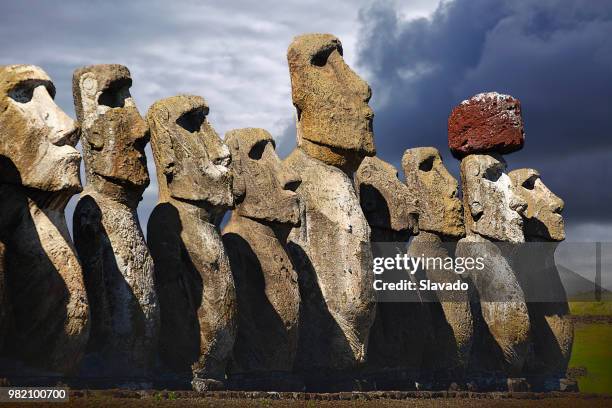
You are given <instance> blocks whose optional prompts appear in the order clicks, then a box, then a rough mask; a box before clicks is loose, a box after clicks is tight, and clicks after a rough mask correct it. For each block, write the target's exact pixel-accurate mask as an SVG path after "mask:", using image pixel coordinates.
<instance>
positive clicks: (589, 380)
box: [569, 302, 612, 394]
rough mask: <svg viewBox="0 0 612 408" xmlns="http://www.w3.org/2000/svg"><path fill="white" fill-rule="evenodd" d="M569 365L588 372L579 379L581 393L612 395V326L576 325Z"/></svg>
mask: <svg viewBox="0 0 612 408" xmlns="http://www.w3.org/2000/svg"><path fill="white" fill-rule="evenodd" d="M580 303H582V302H580ZM595 306H597V305H595ZM597 310H599V309H597ZM572 311H573V310H572ZM588 314H592V313H588ZM569 365H570V367H576V368H579V367H585V368H586V370H587V373H586V375H585V376H583V377H578V387H579V388H580V391H582V392H596V393H606V394H610V393H612V325H609V324H578V325H576V328H575V332H574V347H573V349H572V358H571V361H570V364H569Z"/></svg>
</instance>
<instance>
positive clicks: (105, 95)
mask: <svg viewBox="0 0 612 408" xmlns="http://www.w3.org/2000/svg"><path fill="white" fill-rule="evenodd" d="M130 86H131V82H130V81H129V80H119V81H116V82H113V83H112V84H110V86H109V87H108V88H106V89H105V90H104V91H102V93H101V94H100V96H99V97H98V103H99V104H100V105H104V106H108V107H110V108H123V107H124V106H125V100H126V99H127V98H129V97H130Z"/></svg>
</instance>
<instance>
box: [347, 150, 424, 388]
mask: <svg viewBox="0 0 612 408" xmlns="http://www.w3.org/2000/svg"><path fill="white" fill-rule="evenodd" d="M355 188H356V190H357V193H358V195H359V201H360V203H361V208H362V210H363V212H364V214H365V216H366V219H367V220H368V224H369V225H370V228H371V231H372V232H371V240H372V255H373V256H374V257H375V258H376V257H395V256H396V255H398V254H399V255H404V254H405V253H406V243H407V242H408V239H409V238H410V237H411V236H412V235H413V234H416V233H418V225H417V223H418V215H417V207H416V199H415V197H414V196H411V195H410V191H409V190H408V188H407V187H406V185H405V184H404V183H402V182H401V181H400V179H399V178H398V174H397V170H396V169H395V167H393V165H391V164H389V163H387V162H385V161H383V160H381V159H379V158H377V157H366V158H365V159H363V161H362V162H361V165H360V166H359V169H358V170H357V172H356V173H355ZM391 273H393V274H394V275H393V279H391V280H397V281H399V280H400V279H409V280H413V279H414V275H411V274H410V272H409V271H397V272H396V271H386V272H385V275H387V276H389V275H390V274H391ZM385 275H383V278H385ZM387 279H388V278H387ZM387 279H384V280H387ZM406 295H414V296H401V297H400V298H399V299H397V298H395V297H394V296H393V294H389V293H379V294H378V296H377V300H378V303H377V305H376V318H375V319H374V324H373V325H372V328H371V330H370V339H369V343H368V359H367V364H366V369H365V371H366V373H365V375H366V376H367V377H368V378H369V379H371V381H373V382H375V384H376V389H393V390H397V389H410V388H414V387H415V383H416V382H417V381H419V380H420V378H419V374H420V369H421V366H422V364H423V357H424V350H425V348H426V346H427V345H428V344H430V343H431V341H432V338H431V335H432V333H431V320H430V316H429V306H428V305H426V304H424V303H422V302H421V298H420V297H419V296H418V294H417V293H416V292H407V294H406Z"/></svg>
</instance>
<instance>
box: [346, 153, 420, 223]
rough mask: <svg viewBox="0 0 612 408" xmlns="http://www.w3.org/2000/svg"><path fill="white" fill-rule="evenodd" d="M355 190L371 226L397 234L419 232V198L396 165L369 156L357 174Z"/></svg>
mask: <svg viewBox="0 0 612 408" xmlns="http://www.w3.org/2000/svg"><path fill="white" fill-rule="evenodd" d="M355 188H356V190H357V193H358V194H359V202H360V203H361V208H362V209H363V212H364V214H365V216H366V219H367V220H368V224H369V225H370V226H371V227H375V228H384V229H390V230H392V231H397V232H403V231H406V232H410V233H411V234H415V233H417V232H418V210H417V202H416V201H417V198H416V197H415V196H413V195H411V194H410V191H409V190H408V187H406V185H405V184H404V183H402V182H401V181H400V179H399V178H398V173H397V170H396V168H395V167H393V165H391V164H389V163H387V162H385V161H383V160H381V159H379V158H378V157H366V158H365V159H363V161H362V162H361V165H360V166H359V169H357V172H356V173H355Z"/></svg>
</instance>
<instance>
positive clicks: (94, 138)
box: [72, 65, 149, 191]
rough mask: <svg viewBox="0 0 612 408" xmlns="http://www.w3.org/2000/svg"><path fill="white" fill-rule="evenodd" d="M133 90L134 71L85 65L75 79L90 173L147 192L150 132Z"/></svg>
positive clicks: (84, 147)
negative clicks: (132, 74) (131, 90)
mask: <svg viewBox="0 0 612 408" xmlns="http://www.w3.org/2000/svg"><path fill="white" fill-rule="evenodd" d="M131 86H132V78H131V77H130V71H129V70H128V69H127V68H126V67H124V66H122V65H92V66H89V67H83V68H80V69H78V70H76V71H75V73H74V76H73V80H72V92H73V95H74V102H75V110H76V112H77V119H78V120H79V122H80V123H81V129H82V144H83V155H84V158H85V167H86V169H87V173H88V174H92V173H93V174H97V175H99V176H101V177H103V178H105V179H107V180H108V181H111V182H114V183H117V184H121V185H126V184H127V185H128V186H134V187H136V188H138V189H140V190H142V191H144V189H145V188H146V187H147V186H148V185H149V173H148V172H147V159H146V156H145V152H144V149H145V146H146V144H147V143H148V142H149V131H148V127H147V125H146V122H145V121H144V119H142V117H141V116H140V113H139V112H138V109H137V108H136V105H135V103H134V100H133V99H132V96H131V95H130V87H131Z"/></svg>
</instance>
